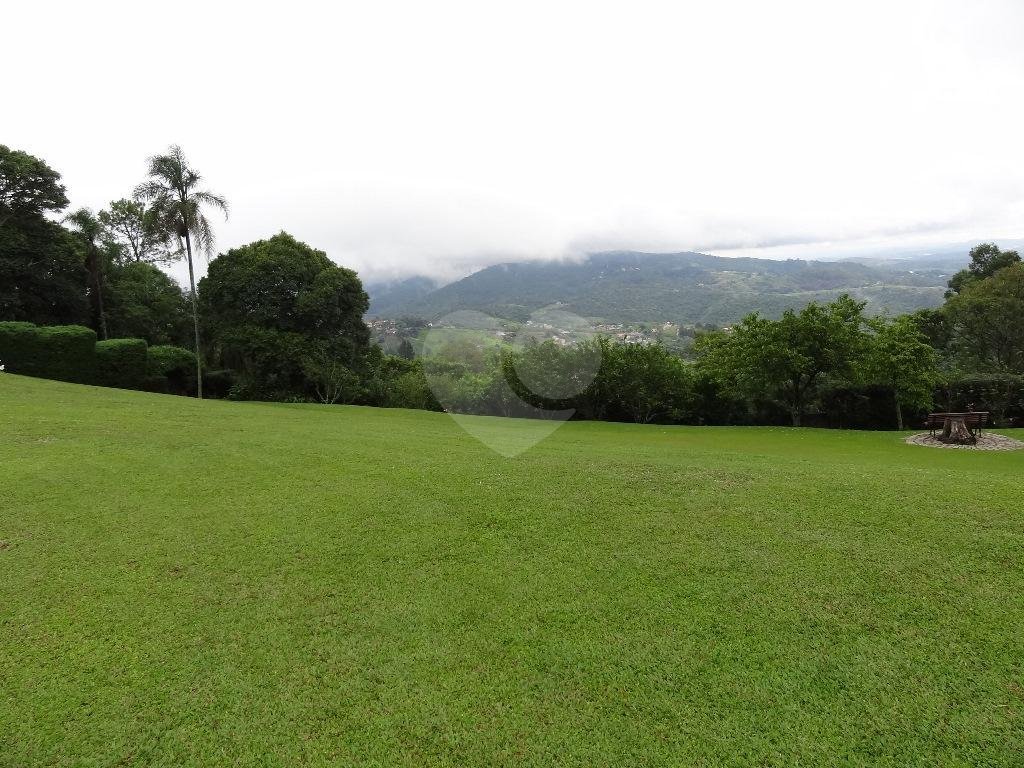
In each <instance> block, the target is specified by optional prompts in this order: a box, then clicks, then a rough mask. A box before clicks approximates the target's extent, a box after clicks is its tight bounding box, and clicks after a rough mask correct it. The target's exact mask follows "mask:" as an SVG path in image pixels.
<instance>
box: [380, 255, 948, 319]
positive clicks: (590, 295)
mask: <svg viewBox="0 0 1024 768" xmlns="http://www.w3.org/2000/svg"><path fill="white" fill-rule="evenodd" d="M964 261H966V255H965V258H964ZM952 271H953V269H952V268H951V267H945V266H944V265H940V264H922V265H921V266H920V268H913V267H912V266H911V263H910V262H908V263H906V264H891V265H877V264H864V263H860V262H856V261H833V262H825V261H802V260H787V261H775V260H770V259H753V258H727V257H720V256H709V255H707V254H701V253H673V254H649V253H637V252H627V251H616V252H609V253H600V254H594V255H592V256H589V257H588V258H586V259H585V260H583V261H543V262H520V263H512V264H499V265H496V266H493V267H488V268H487V269H483V270H481V271H479V272H476V273H474V274H472V275H469V276H468V277H465V278H463V279H462V280H459V281H457V282H454V283H451V284H449V285H446V286H444V287H442V288H439V289H438V290H435V291H432V292H429V293H426V294H422V293H421V295H419V296H417V295H415V292H414V291H409V292H408V293H406V294H405V296H408V298H405V297H404V296H401V293H402V291H400V290H398V289H397V288H394V287H392V288H390V289H389V292H387V293H385V292H383V291H381V293H380V294H379V296H378V295H377V292H376V291H374V287H372V286H371V289H370V291H371V301H373V305H372V306H371V314H377V315H386V316H397V315H400V314H410V315H420V316H423V317H426V318H431V319H432V318H436V317H440V316H442V315H444V314H447V313H449V312H453V311H455V310H459V309H475V310H480V311H483V312H487V313H489V314H493V315H496V316H499V317H507V318H511V319H522V318H525V317H526V316H528V315H529V314H530V312H531V311H533V310H534V309H537V308H539V307H544V306H548V305H550V304H556V303H561V304H563V305H565V308H566V309H567V310H569V311H572V312H575V313H577V314H580V315H584V316H586V317H593V318H599V319H602V320H605V321H608V322H619V323H637V322H652V321H668V320H670V321H673V322H677V323H684V324H694V323H713V324H716V325H722V324H727V323H733V322H737V321H738V320H740V319H741V318H742V317H743V316H744V315H746V314H748V313H750V312H753V311H755V310H757V311H760V312H762V313H763V314H765V315H769V316H777V315H780V314H781V313H782V312H783V311H785V310H786V309H796V308H800V307H803V306H804V305H806V304H807V303H808V302H810V301H830V300H832V299H834V298H836V297H837V296H839V295H840V294H842V293H849V294H850V295H852V296H854V297H855V298H858V299H860V300H862V301H866V302H867V310H868V312H869V313H873V314H878V313H882V312H886V311H887V312H889V313H892V314H898V313H901V312H909V311H913V310H916V309H922V308H926V307H936V306H938V305H940V304H941V303H942V296H943V292H944V291H945V289H946V282H947V281H948V280H949V275H950V273H951V272H952ZM410 287H418V288H420V290H421V291H422V287H423V284H422V283H418V284H417V285H416V286H410ZM380 288H381V287H378V290H380ZM410 294H411V295H410ZM396 298H401V299H402V300H399V301H395V300H394V299H396Z"/></svg>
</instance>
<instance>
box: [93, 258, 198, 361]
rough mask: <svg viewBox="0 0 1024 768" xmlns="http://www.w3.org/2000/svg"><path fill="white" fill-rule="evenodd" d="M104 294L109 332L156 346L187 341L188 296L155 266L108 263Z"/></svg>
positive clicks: (189, 321)
mask: <svg viewBox="0 0 1024 768" xmlns="http://www.w3.org/2000/svg"><path fill="white" fill-rule="evenodd" d="M106 297H107V300H106V304H105V306H106V314H107V326H108V328H109V331H110V333H111V334H113V335H116V336H119V337H129V336H130V337H135V338H140V339H145V340H146V341H147V342H149V343H150V344H158V345H159V344H178V345H181V344H187V343H189V341H190V337H191V331H192V328H191V318H190V317H189V310H188V299H187V298H186V297H185V295H184V294H183V293H182V291H181V288H180V287H179V286H178V284H177V283H176V282H174V280H172V279H171V278H170V277H168V276H167V274H166V273H164V272H162V271H161V270H160V269H158V268H157V267H154V266H153V265H151V264H146V263H145V262H130V263H128V264H113V265H111V266H110V267H109V271H108V275H107V290H106ZM193 362H194V361H193ZM193 373H194V372H193Z"/></svg>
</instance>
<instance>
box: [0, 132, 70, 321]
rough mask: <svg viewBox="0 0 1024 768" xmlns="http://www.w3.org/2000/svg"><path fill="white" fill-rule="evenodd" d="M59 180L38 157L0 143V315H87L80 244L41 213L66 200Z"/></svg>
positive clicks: (65, 318)
mask: <svg viewBox="0 0 1024 768" xmlns="http://www.w3.org/2000/svg"><path fill="white" fill-rule="evenodd" d="M59 181H60V174H58V173H57V172H56V171H53V170H52V169H50V168H49V167H48V166H47V165H46V164H45V163H43V162H42V161H41V160H39V159H37V158H35V157H32V156H31V155H28V154H26V153H24V152H19V151H16V150H10V149H8V148H7V147H5V146H3V145H0V320H21V321H26V322H31V323H39V324H62V323H79V322H83V321H85V320H86V318H87V317H88V309H87V304H86V289H85V286H86V272H85V265H84V262H85V255H84V253H83V252H82V247H81V244H80V243H79V241H77V240H76V238H74V237H73V236H72V235H71V234H70V233H69V232H68V231H67V230H65V229H64V228H63V227H61V226H60V225H58V224H55V223H54V222H52V221H50V220H48V219H47V218H46V216H45V214H46V213H55V212H58V211H60V210H62V209H64V208H65V207H66V206H67V204H68V200H67V196H66V195H65V192H64V187H63V186H62V185H61V184H60V183H59Z"/></svg>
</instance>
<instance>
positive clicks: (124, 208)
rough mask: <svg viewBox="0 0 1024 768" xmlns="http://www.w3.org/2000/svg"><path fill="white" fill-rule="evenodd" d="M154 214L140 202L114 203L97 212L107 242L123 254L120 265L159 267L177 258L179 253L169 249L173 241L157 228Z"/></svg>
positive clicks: (124, 199)
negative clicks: (136, 263)
mask: <svg viewBox="0 0 1024 768" xmlns="http://www.w3.org/2000/svg"><path fill="white" fill-rule="evenodd" d="M156 214H157V212H156V210H154V209H153V208H152V207H149V206H147V205H146V204H145V203H144V202H143V201H141V200H128V199H126V198H122V199H120V200H114V201H113V202H112V203H111V204H110V207H109V209H108V210H104V211H100V212H99V220H100V222H101V223H102V224H103V226H104V227H105V228H106V236H107V238H108V239H109V240H110V241H111V242H113V243H114V244H115V245H116V246H117V247H118V250H119V251H120V252H121V253H122V254H123V257H122V260H123V261H134V262H145V263H147V264H163V263H169V262H171V261H174V260H175V259H177V258H179V257H180V256H181V252H180V249H174V250H172V249H169V248H168V247H167V246H168V243H169V242H170V241H171V240H172V239H174V238H175V237H176V235H175V234H174V233H171V232H168V231H167V230H166V229H164V228H163V227H162V226H161V225H162V223H163V222H161V221H159V220H158V218H157V215H156Z"/></svg>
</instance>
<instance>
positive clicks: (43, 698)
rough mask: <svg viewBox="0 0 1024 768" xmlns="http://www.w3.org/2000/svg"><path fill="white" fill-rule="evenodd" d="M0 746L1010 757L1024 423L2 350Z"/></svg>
mask: <svg viewBox="0 0 1024 768" xmlns="http://www.w3.org/2000/svg"><path fill="white" fill-rule="evenodd" d="M0 540H2V542H3V543H2V544H0V765H2V766H35V765H60V766H80V765H86V766H114V765H161V766H182V765H187V766H219V765H223V766H229V765H231V766H235V765H239V766H241V765H310V766H319V765H349V764H364V765H381V766H391V765H452V766H477V765H479V766H494V765H507V766H521V765H545V766H546V765H586V766H591V765H609V764H618V765H695V766H747V765H749V766H795V765H807V766H819V765H885V766H911V765H913V766H932V765H934V766H961V765H962V766H977V765H987V766H1015V765H1016V766H1019V765H1022V764H1024V452H1017V453H969V452H960V451H940V450H934V449H927V448H920V447H914V446H907V445H904V444H902V442H901V436H900V435H896V434H891V433H889V434H886V433H858V432H827V431H817V430H788V429H749V428H748V429H741V428H736V429H731V428H730V429H726V428H679V427H656V426H646V427H644V426H632V425H620V424H598V423H570V424H567V425H565V426H564V427H562V429H560V430H559V431H558V432H556V433H555V434H554V435H553V436H552V437H551V438H549V439H548V440H546V441H545V442H543V443H541V444H540V445H538V446H537V447H535V448H533V449H532V450H530V451H528V452H526V453H524V454H522V455H521V456H519V457H517V458H515V459H506V458H503V457H501V456H499V455H498V454H496V453H494V452H492V451H490V450H489V449H487V448H486V447H485V446H483V445H481V444H480V443H478V442H476V441H475V440H473V439H472V438H470V437H468V436H467V435H466V433H465V432H463V431H462V430H461V429H460V428H459V427H458V426H457V425H456V424H455V423H454V422H453V421H452V420H451V419H449V418H448V417H446V416H445V415H443V414H430V413H419V412H412V411H398V410H393V411H388V410H373V409H363V408H348V407H320V406H283V405H266V404H245V403H227V402H204V403H199V402H196V401H194V400H188V399H183V398H175V397H169V396H159V395H149V394H143V393H134V392H126V391H119V390H112V389H111V390H105V389H99V388H91V387H84V386H77V385H72V384H60V383H55V382H48V381H40V380H33V379H27V378H21V377H17V376H11V375H9V374H0Z"/></svg>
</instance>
